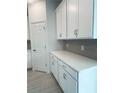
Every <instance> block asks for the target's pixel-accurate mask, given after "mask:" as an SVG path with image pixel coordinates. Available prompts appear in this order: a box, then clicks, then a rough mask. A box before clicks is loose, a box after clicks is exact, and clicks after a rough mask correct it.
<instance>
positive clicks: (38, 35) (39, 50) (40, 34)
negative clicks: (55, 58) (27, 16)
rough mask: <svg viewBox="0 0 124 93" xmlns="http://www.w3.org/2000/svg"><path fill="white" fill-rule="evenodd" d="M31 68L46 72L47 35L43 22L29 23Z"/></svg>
mask: <svg viewBox="0 0 124 93" xmlns="http://www.w3.org/2000/svg"><path fill="white" fill-rule="evenodd" d="M31 50H32V65H33V70H38V71H43V72H47V37H46V30H45V23H41V22H39V23H32V24H31Z"/></svg>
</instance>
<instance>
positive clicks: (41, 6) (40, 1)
mask: <svg viewBox="0 0 124 93" xmlns="http://www.w3.org/2000/svg"><path fill="white" fill-rule="evenodd" d="M28 11H29V18H30V22H39V21H45V20H46V2H45V0H36V1H35V2H34V3H33V4H30V5H29V6H28Z"/></svg>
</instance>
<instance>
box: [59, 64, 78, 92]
mask: <svg viewBox="0 0 124 93" xmlns="http://www.w3.org/2000/svg"><path fill="white" fill-rule="evenodd" d="M59 84H60V86H61V88H62V90H63V92H64V93H77V81H75V80H74V79H73V78H72V77H71V76H70V75H69V74H68V73H67V72H66V71H65V70H64V68H63V67H61V66H59Z"/></svg>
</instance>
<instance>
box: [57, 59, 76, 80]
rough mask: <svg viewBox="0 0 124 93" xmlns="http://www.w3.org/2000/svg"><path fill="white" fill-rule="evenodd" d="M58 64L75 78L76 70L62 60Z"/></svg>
mask: <svg viewBox="0 0 124 93" xmlns="http://www.w3.org/2000/svg"><path fill="white" fill-rule="evenodd" d="M58 64H59V65H60V66H61V67H62V68H63V69H65V70H66V71H67V72H68V73H69V74H70V75H71V76H72V77H73V78H74V79H76V80H77V72H76V71H75V70H73V69H72V68H71V67H69V66H68V65H66V64H65V63H63V62H62V61H59V62H58Z"/></svg>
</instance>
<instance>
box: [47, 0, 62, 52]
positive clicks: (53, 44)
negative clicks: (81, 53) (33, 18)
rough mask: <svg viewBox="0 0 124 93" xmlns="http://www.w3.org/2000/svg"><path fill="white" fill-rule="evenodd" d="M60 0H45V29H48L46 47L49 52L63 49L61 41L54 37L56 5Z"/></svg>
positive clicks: (55, 34) (55, 35)
mask: <svg viewBox="0 0 124 93" xmlns="http://www.w3.org/2000/svg"><path fill="white" fill-rule="evenodd" d="M59 3H60V0H57V1H56V0H46V14H47V31H48V47H49V52H50V51H53V50H57V49H63V41H58V40H57V39H56V37H57V33H56V11H55V10H56V7H57V6H58V4H59Z"/></svg>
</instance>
